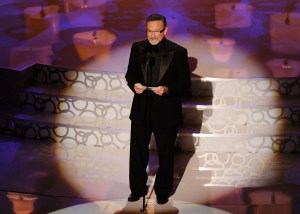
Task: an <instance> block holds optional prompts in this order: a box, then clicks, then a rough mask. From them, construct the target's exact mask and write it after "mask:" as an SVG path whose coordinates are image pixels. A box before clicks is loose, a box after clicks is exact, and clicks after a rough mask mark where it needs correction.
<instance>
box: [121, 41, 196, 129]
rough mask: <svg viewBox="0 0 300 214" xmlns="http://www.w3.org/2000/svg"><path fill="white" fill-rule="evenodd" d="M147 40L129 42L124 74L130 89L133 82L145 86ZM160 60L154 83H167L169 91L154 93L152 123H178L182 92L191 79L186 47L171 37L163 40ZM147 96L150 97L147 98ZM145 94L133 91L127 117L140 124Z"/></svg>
mask: <svg viewBox="0 0 300 214" xmlns="http://www.w3.org/2000/svg"><path fill="white" fill-rule="evenodd" d="M147 47H149V42H148V40H142V41H139V42H135V43H133V44H132V47H131V53H130V57H129V64H128V69H127V73H126V75H125V78H126V81H127V84H128V86H129V88H130V89H131V90H132V91H133V92H134V84H136V83H141V84H142V85H146V78H147V64H148V63H149V62H148V61H149V58H148V59H147V52H148V50H147ZM162 51H163V56H162V61H161V65H160V72H159V80H158V84H157V86H167V87H168V89H169V93H168V94H164V95H162V96H158V95H156V94H154V93H153V97H152V101H151V117H152V122H153V125H155V126H156V127H159V128H163V127H170V126H174V125H179V124H180V123H181V122H182V102H181V95H182V93H183V92H184V91H185V90H187V89H188V88H189V87H190V84H191V78H190V71H189V65H188V55H187V50H186V49H185V48H184V47H182V46H180V45H178V44H176V43H174V42H171V41H170V40H167V39H164V40H163V41H162ZM148 99H149V98H148ZM146 100H147V93H146V91H144V92H143V93H142V94H137V93H135V92H134V97H133V101H132V107H131V112H130V119H131V121H132V122H134V123H137V124H142V123H143V122H144V120H145V110H146V102H147V101H146Z"/></svg>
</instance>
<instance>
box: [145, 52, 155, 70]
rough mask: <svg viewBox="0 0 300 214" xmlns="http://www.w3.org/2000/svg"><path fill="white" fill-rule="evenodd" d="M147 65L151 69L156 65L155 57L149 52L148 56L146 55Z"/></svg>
mask: <svg viewBox="0 0 300 214" xmlns="http://www.w3.org/2000/svg"><path fill="white" fill-rule="evenodd" d="M146 65H147V66H148V65H150V66H151V67H152V66H153V65H154V57H153V56H152V54H151V53H149V52H147V55H146Z"/></svg>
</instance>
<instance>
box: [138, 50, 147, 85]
mask: <svg viewBox="0 0 300 214" xmlns="http://www.w3.org/2000/svg"><path fill="white" fill-rule="evenodd" d="M139 56H140V60H141V70H142V73H143V77H144V81H145V83H146V82H147V65H146V47H144V46H140V49H139Z"/></svg>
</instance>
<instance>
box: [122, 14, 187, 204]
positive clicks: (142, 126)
mask: <svg viewBox="0 0 300 214" xmlns="http://www.w3.org/2000/svg"><path fill="white" fill-rule="evenodd" d="M167 31H168V27H167V22H166V18H165V17H164V16H163V15H160V14H152V15H150V16H149V17H148V18H147V20H146V33H147V39H145V40H142V41H138V42H134V43H133V44H132V47H131V53H130V57H129V63H128V69H127V73H126V75H125V78H126V81H127V84H128V86H129V88H130V89H131V90H132V91H133V92H134V97H133V101H132V107H131V112H130V119H131V137H130V161H129V162H130V163H129V182H130V189H131V194H130V196H129V197H128V201H137V200H139V199H140V198H141V197H143V196H145V195H146V194H147V186H146V184H147V179H148V175H147V171H146V169H147V165H148V160H149V143H150V137H151V134H152V133H153V134H154V137H155V141H156V147H157V154H158V159H159V168H158V170H157V175H156V179H155V183H154V191H155V194H156V196H157V198H156V200H157V203H158V204H165V203H167V202H168V198H169V196H170V195H171V193H172V189H173V173H174V150H175V141H176V136H177V132H178V127H179V125H180V124H181V122H182V103H181V96H182V94H183V93H184V91H185V90H187V89H188V88H189V87H190V84H191V78H190V71H189V65H188V53H187V50H186V48H184V47H182V46H180V45H178V44H176V43H174V42H172V41H170V40H168V39H166V38H165V36H166V34H167Z"/></svg>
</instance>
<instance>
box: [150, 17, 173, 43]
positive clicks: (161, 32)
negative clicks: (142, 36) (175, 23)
mask: <svg viewBox="0 0 300 214" xmlns="http://www.w3.org/2000/svg"><path fill="white" fill-rule="evenodd" d="M146 28H147V29H146V30H147V39H148V41H149V42H150V44H151V45H157V44H158V43H159V42H160V41H161V40H162V39H163V38H164V37H165V35H166V34H167V30H168V28H167V27H164V24H163V22H162V21H160V20H158V21H149V22H147V24H146Z"/></svg>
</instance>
